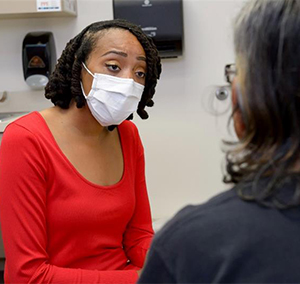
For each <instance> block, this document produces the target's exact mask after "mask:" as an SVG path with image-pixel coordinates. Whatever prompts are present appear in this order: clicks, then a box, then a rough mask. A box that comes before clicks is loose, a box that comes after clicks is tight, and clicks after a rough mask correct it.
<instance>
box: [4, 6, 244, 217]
mask: <svg viewBox="0 0 300 284" xmlns="http://www.w3.org/2000/svg"><path fill="white" fill-rule="evenodd" d="M0 1H4V0H0ZM19 1H21V0H19ZM183 1H184V32H185V39H184V56H183V57H181V58H179V59H169V60H163V74H162V77H161V80H160V82H159V85H158V87H157V93H156V96H155V107H154V108H153V109H149V114H150V119H148V120H147V121H141V120H140V119H139V118H138V117H136V118H135V122H136V124H137V125H138V127H139V129H140V134H141V136H142V139H143V141H144V146H145V151H146V162H147V180H148V190H149V195H150V200H151V206H152V210H153V216H154V217H155V218H160V217H169V216H171V215H173V214H174V213H175V212H176V211H178V210H179V209H180V208H181V207H183V206H184V205H186V204H189V203H200V202H203V201H205V200H207V199H208V198H209V197H211V196H212V195H214V194H216V193H218V192H220V191H221V190H223V189H224V185H223V184H222V174H221V161H222V158H223V154H222V153H221V150H220V145H221V143H220V139H221V137H223V136H224V133H225V131H224V127H225V125H226V122H227V116H228V115H227V116H225V117H221V118H219V119H216V117H214V116H212V115H210V114H209V113H208V112H206V111H205V110H204V108H203V99H204V98H205V99H207V94H208V92H207V87H208V86H211V85H214V84H224V82H223V69H224V65H225V64H226V63H232V62H234V54H233V45H232V23H233V19H234V16H235V14H236V12H237V11H238V10H239V9H240V6H241V5H242V4H243V2H244V1H243V0H231V1H227V0H222V1H221V0H219V1H215V0H183ZM112 15H113V12H112V0H78V17H77V18H42V19H38V18H37V19H10V20H3V19H2V20H0V92H1V91H3V90H7V91H9V92H16V91H26V90H27V91H29V88H28V87H27V85H26V84H25V82H24V80H23V74H22V61H21V46H22V41H23V38H24V36H25V35H26V33H27V32H30V31H43V30H44V31H52V32H53V33H54V36H55V40H56V47H57V54H58V55H60V54H61V51H62V49H63V48H64V47H65V45H66V42H67V41H68V40H69V39H70V38H72V37H73V36H75V35H76V34H77V33H78V32H79V31H80V30H81V29H83V28H84V27H85V26H86V25H88V24H90V23H91V22H94V21H99V20H105V19H112ZM35 96H36V95H35ZM25 99H26V100H25ZM30 99H31V100H34V97H33V96H32V97H31V96H28V95H27V96H26V97H25V95H24V104H25V103H26V102H27V103H30ZM11 100H12V102H13V103H12V104H10V108H11V109H6V110H5V111H13V105H14V100H13V99H11ZM227 103H228V102H227ZM218 104H219V106H218V107H220V108H222V107H223V106H222V104H221V103H218ZM0 111H1V110H0ZM2 111H3V110H2Z"/></svg>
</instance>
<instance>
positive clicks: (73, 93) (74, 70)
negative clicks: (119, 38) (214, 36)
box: [45, 19, 161, 120]
mask: <svg viewBox="0 0 300 284" xmlns="http://www.w3.org/2000/svg"><path fill="white" fill-rule="evenodd" d="M111 28H117V29H125V30H128V31H130V32H131V33H132V34H133V35H134V36H135V37H136V38H137V39H138V41H139V42H140V44H141V45H142V47H143V48H144V50H145V53H146V62H147V75H146V83H145V88H144V92H143V95H142V98H141V100H140V102H139V105H138V109H137V113H138V115H139V116H140V117H141V118H142V119H147V118H148V113H147V112H146V111H145V107H146V106H148V107H152V106H153V105H154V102H153V100H152V98H153V96H154V93H155V87H156V84H157V80H158V79H159V77H160V73H161V62H160V57H159V54H158V50H157V48H156V46H155V44H154V43H153V40H152V39H151V38H149V37H147V36H146V35H145V34H144V33H143V31H142V30H141V29H140V28H139V27H138V26H137V25H135V24H132V23H130V22H128V21H126V20H120V19H117V20H110V21H101V22H95V23H93V24H91V25H89V26H87V27H86V28H85V29H83V30H82V31H81V33H79V34H78V35H77V36H75V37H74V38H73V39H71V40H70V41H69V42H68V43H67V45H66V47H65V49H64V50H63V52H62V55H61V57H60V58H59V60H58V63H57V64H56V66H55V70H54V72H53V73H52V74H51V76H50V79H49V82H48V84H47V86H46V88H45V96H46V98H47V99H50V100H51V102H52V103H53V104H54V105H56V106H59V107H61V108H63V109H67V108H69V105H70V102H71V100H72V99H74V100H75V102H76V106H77V108H82V107H83V106H84V105H85V103H86V100H85V98H84V96H83V94H82V90H81V86H80V80H81V79H80V78H81V77H80V76H81V68H82V62H85V61H86V60H87V58H88V56H89V55H90V53H91V51H92V50H93V48H94V46H95V45H96V43H97V40H98V38H99V34H98V35H96V34H97V33H98V32H99V31H101V30H107V29H111ZM100 36H101V35H100ZM132 118H133V114H131V115H130V116H129V117H128V118H127V119H128V120H130V119H132Z"/></svg>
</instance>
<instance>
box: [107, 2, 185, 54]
mask: <svg viewBox="0 0 300 284" xmlns="http://www.w3.org/2000/svg"><path fill="white" fill-rule="evenodd" d="M182 6H183V4H182V0H113V8H114V18H115V19H126V20H128V21H130V22H132V23H135V24H137V25H139V26H140V27H141V28H142V30H143V31H144V32H145V33H146V34H147V35H148V36H149V37H152V38H153V40H154V43H155V44H156V46H157V48H158V50H159V53H160V56H161V57H162V58H172V57H178V56H180V55H182V41H183V8H182Z"/></svg>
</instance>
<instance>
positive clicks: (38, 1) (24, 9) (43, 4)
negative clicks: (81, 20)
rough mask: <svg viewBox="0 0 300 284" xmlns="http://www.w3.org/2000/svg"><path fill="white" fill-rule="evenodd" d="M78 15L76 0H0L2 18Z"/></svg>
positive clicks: (0, 16)
mask: <svg viewBox="0 0 300 284" xmlns="http://www.w3.org/2000/svg"><path fill="white" fill-rule="evenodd" d="M76 15H77V2H76V0H0V19H1V18H2V19H5V18H34V17H66V16H73V17H74V16H76Z"/></svg>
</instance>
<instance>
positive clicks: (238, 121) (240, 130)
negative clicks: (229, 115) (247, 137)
mask: <svg viewBox="0 0 300 284" xmlns="http://www.w3.org/2000/svg"><path fill="white" fill-rule="evenodd" d="M237 84H239V83H238V81H237V79H234V81H233V82H232V87H231V88H232V92H231V99H232V109H233V110H234V113H233V124H234V129H235V132H236V135H237V136H238V138H239V139H242V138H243V136H244V134H245V129H246V127H245V124H244V121H243V116H242V111H241V108H240V105H239V100H238V96H241V95H242V94H239V91H238V87H237Z"/></svg>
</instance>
